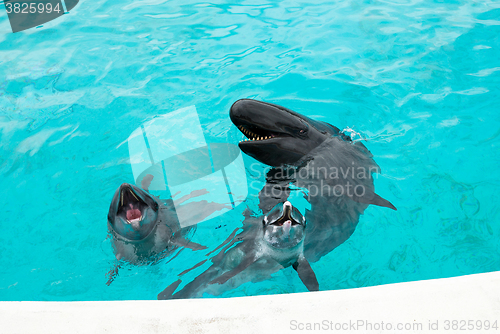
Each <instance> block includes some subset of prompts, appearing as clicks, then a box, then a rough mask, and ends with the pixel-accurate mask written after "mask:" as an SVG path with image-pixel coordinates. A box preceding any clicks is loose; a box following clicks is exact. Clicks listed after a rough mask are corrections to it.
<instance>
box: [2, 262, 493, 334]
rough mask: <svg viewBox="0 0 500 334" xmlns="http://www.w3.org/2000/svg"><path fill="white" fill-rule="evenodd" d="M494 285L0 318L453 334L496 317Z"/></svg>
mask: <svg viewBox="0 0 500 334" xmlns="http://www.w3.org/2000/svg"><path fill="white" fill-rule="evenodd" d="M499 285H500V272H493V273H486V274H476V275H468V276H462V277H455V278H444V279H435V280H429V281H419V282H409V283H398V284H389V285H382V286H375V287H367V288H358V289H347V290H336V291H324V292H307V293H296V294H285V295H275V296H255V297H240V298H224V299H189V300H170V301H111V302H109V301H108V302H2V303H0V321H1V323H2V332H3V333H90V332H92V333H217V334H221V333H289V332H291V333H293V332H312V331H315V332H341V333H453V332H464V330H460V328H461V327H462V326H465V328H466V329H467V326H479V325H481V326H484V325H485V324H486V321H489V322H490V323H491V324H493V323H494V322H495V321H496V320H497V319H499V318H500V298H499V295H498V293H495V292H496V291H498V286H499ZM454 321H456V322H455V323H454ZM397 326H402V328H401V329H399V330H397V329H396V328H397ZM389 327H392V330H389ZM447 327H449V330H447V329H446V328H447ZM453 328H457V329H456V330H453ZM490 330H491V329H490ZM475 331H476V332H477V331H478V330H477V327H476V330H467V331H466V332H475ZM491 331H493V330H491ZM485 332H489V331H485Z"/></svg>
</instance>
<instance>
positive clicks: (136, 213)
mask: <svg viewBox="0 0 500 334" xmlns="http://www.w3.org/2000/svg"><path fill="white" fill-rule="evenodd" d="M129 206H130V209H128V210H127V220H129V221H132V220H134V219H139V218H141V216H142V213H141V210H139V209H134V207H133V206H132V204H129Z"/></svg>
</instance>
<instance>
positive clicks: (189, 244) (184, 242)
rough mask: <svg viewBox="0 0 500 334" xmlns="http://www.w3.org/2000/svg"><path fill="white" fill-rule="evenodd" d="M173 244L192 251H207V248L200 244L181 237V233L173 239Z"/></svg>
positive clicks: (176, 234)
mask: <svg viewBox="0 0 500 334" xmlns="http://www.w3.org/2000/svg"><path fill="white" fill-rule="evenodd" d="M171 241H172V243H173V244H174V245H177V246H181V247H184V248H189V249H191V250H194V251H197V250H203V249H207V248H208V247H207V246H203V245H200V244H199V243H196V242H193V241H191V240H189V239H186V238H185V237H184V236H182V235H181V233H180V231H179V232H176V233H175V234H174V236H173V238H172V240H171Z"/></svg>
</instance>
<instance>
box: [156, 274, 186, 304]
mask: <svg viewBox="0 0 500 334" xmlns="http://www.w3.org/2000/svg"><path fill="white" fill-rule="evenodd" d="M181 283H182V281H181V280H180V279H178V280H177V281H175V282H174V283H172V284H170V285H169V286H167V287H166V289H165V290H163V291H162V292H160V293H159V294H158V297H157V298H158V300H164V299H172V295H173V294H174V292H175V289H177V287H178V286H179V285H180V284H181Z"/></svg>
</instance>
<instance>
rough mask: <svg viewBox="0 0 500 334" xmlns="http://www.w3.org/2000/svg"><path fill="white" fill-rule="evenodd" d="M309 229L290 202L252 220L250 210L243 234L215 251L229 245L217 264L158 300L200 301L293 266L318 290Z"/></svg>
mask: <svg viewBox="0 0 500 334" xmlns="http://www.w3.org/2000/svg"><path fill="white" fill-rule="evenodd" d="M305 228H306V221H305V218H304V216H303V215H302V214H301V213H300V212H299V211H298V210H297V209H296V208H295V207H293V206H292V204H291V203H290V202H288V201H286V202H284V203H280V204H278V205H276V206H275V207H274V208H273V209H272V210H271V211H270V212H269V213H268V214H267V215H266V216H258V217H252V216H251V215H250V214H249V212H248V211H247V212H246V219H245V221H244V222H243V227H242V231H241V232H240V233H239V234H236V232H237V231H238V229H236V230H235V231H234V232H233V233H232V234H231V236H230V237H229V238H228V239H227V240H226V241H225V242H224V243H223V244H222V245H220V246H219V247H217V248H216V249H215V250H217V249H220V248H222V247H224V246H225V247H224V248H222V250H221V251H220V252H219V253H218V254H217V255H215V256H214V257H213V258H212V259H211V261H212V263H213V264H212V265H211V266H210V267H209V268H208V269H207V270H206V271H205V272H203V273H202V274H200V275H199V276H198V277H196V278H195V279H194V280H193V281H191V282H190V283H188V284H186V286H184V287H183V288H182V289H181V290H180V291H178V292H176V293H174V292H175V290H176V288H177V287H178V286H179V285H180V283H181V280H178V281H176V282H174V283H173V284H171V285H170V286H169V287H167V288H166V289H165V290H164V291H163V292H161V293H160V294H158V299H179V298H196V297H201V296H202V295H203V293H205V292H208V293H211V294H214V295H217V294H220V293H222V292H223V291H225V290H227V288H228V287H230V288H232V287H234V286H238V285H240V284H243V283H244V282H248V281H255V280H262V279H265V278H266V277H269V276H270V275H271V274H272V273H274V272H276V271H278V270H280V269H282V268H286V267H289V266H292V267H293V268H294V269H295V270H296V271H297V273H298V275H299V278H300V279H301V281H302V282H303V283H304V285H305V286H306V287H307V289H308V290H309V291H317V290H319V284H318V281H317V279H316V275H315V274H314V272H313V270H312V268H311V266H310V265H309V262H307V260H306V259H305V257H304V236H305V233H304V232H305ZM215 250H214V251H215ZM205 261H206V260H205ZM205 261H202V262H200V263H198V264H197V265H195V266H194V267H193V268H191V269H190V270H192V269H194V268H196V267H199V266H200V265H202V264H203V263H204V262H205ZM188 271H189V270H186V271H184V272H183V273H182V274H181V275H183V274H185V273H186V272H188ZM228 281H230V282H228ZM226 282H227V284H226Z"/></svg>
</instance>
